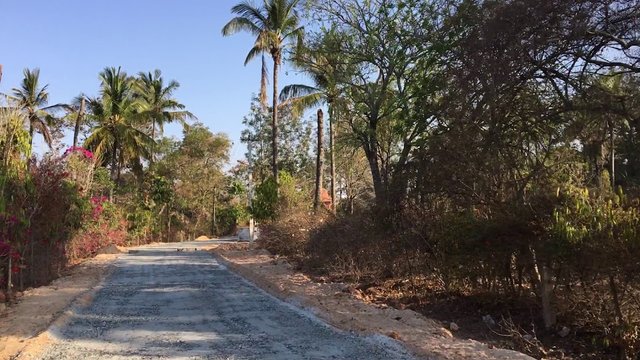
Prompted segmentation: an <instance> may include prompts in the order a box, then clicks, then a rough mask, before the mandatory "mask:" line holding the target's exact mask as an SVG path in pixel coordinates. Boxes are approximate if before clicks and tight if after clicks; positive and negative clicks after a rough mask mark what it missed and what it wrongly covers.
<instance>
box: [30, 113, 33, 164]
mask: <svg viewBox="0 0 640 360" xmlns="http://www.w3.org/2000/svg"><path fill="white" fill-rule="evenodd" d="M31 153H33V123H31V120H29V156H31Z"/></svg>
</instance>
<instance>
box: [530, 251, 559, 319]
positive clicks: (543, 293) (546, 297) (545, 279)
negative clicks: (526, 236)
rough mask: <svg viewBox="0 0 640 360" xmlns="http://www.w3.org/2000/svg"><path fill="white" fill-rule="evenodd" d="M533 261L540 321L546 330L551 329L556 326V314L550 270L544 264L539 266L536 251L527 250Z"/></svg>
mask: <svg viewBox="0 0 640 360" xmlns="http://www.w3.org/2000/svg"><path fill="white" fill-rule="evenodd" d="M529 250H530V251H531V256H532V259H533V270H534V274H535V280H536V281H537V283H538V296H539V297H540V305H541V307H542V320H543V321H544V327H545V328H546V329H550V328H552V327H553V326H554V325H555V324H556V312H555V309H554V308H553V302H552V300H553V283H552V277H551V269H550V268H549V266H547V265H546V264H540V263H539V262H538V261H539V259H538V258H537V256H536V251H535V250H533V248H531V247H530V248H529Z"/></svg>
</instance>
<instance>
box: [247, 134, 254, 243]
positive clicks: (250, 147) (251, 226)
mask: <svg viewBox="0 0 640 360" xmlns="http://www.w3.org/2000/svg"><path fill="white" fill-rule="evenodd" d="M247 148H248V151H249V159H248V160H249V184H248V188H249V189H248V194H247V202H248V206H249V210H251V209H252V206H253V160H252V159H253V157H252V155H251V152H252V150H253V140H251V139H249V140H248V141H247ZM253 231H254V222H253V215H252V214H251V215H249V247H250V248H252V247H253Z"/></svg>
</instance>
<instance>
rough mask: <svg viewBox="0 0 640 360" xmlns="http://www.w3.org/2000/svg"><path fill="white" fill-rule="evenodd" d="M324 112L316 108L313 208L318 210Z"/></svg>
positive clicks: (322, 161)
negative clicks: (316, 154) (316, 145)
mask: <svg viewBox="0 0 640 360" xmlns="http://www.w3.org/2000/svg"><path fill="white" fill-rule="evenodd" d="M323 135H324V113H323V112H322V109H318V156H317V158H316V193H315V196H314V200H313V209H314V210H315V211H318V209H320V204H321V203H322V183H323V181H322V180H323V179H322V172H323V171H324V136H323Z"/></svg>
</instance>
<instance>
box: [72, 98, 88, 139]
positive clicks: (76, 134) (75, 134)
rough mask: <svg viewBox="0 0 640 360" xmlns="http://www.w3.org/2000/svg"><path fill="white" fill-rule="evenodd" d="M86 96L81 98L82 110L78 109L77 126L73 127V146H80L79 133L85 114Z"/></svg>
mask: <svg viewBox="0 0 640 360" xmlns="http://www.w3.org/2000/svg"><path fill="white" fill-rule="evenodd" d="M84 101H85V100H84V97H83V98H82V99H81V100H80V110H79V111H78V117H76V126H75V128H74V129H73V147H74V148H75V147H76V146H78V133H80V123H81V122H82V117H83V116H84V105H85V102H84Z"/></svg>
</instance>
